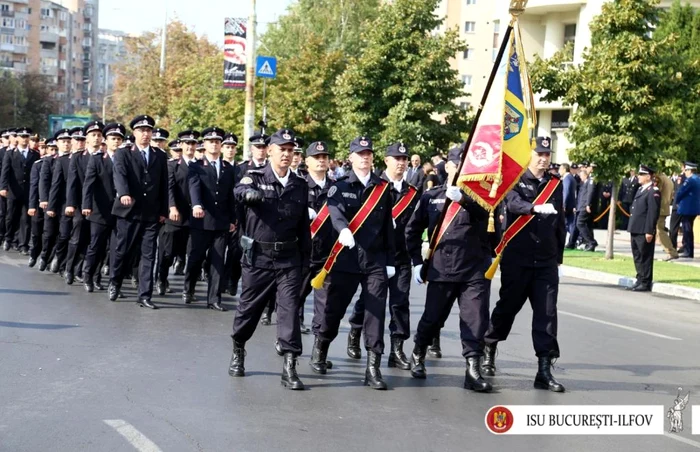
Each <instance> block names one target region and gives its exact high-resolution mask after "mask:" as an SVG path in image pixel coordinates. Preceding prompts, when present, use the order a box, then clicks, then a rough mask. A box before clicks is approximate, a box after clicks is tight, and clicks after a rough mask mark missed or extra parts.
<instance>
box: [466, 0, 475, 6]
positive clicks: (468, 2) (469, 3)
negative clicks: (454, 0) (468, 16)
mask: <svg viewBox="0 0 700 452" xmlns="http://www.w3.org/2000/svg"><path fill="white" fill-rule="evenodd" d="M467 5H476V0H467Z"/></svg>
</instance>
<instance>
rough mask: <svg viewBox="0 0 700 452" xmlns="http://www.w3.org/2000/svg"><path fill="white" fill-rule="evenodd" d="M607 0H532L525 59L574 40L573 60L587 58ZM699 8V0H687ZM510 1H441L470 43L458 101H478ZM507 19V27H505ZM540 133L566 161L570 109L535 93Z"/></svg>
mask: <svg viewBox="0 0 700 452" xmlns="http://www.w3.org/2000/svg"><path fill="white" fill-rule="evenodd" d="M606 1H609V0H529V2H528V4H527V9H526V10H525V12H524V13H523V15H522V16H521V17H520V27H521V34H522V37H523V46H524V48H525V51H526V52H527V55H526V57H527V59H528V60H532V58H533V57H534V56H535V55H539V56H540V57H542V58H550V57H552V56H553V55H554V54H555V53H556V52H558V51H559V50H561V49H563V48H564V47H565V46H566V45H567V44H568V43H572V45H573V52H572V54H571V61H570V62H569V63H567V64H580V63H582V62H583V52H584V49H586V48H587V47H590V45H591V30H590V23H591V22H592V21H593V19H594V18H595V17H596V16H597V15H599V14H600V13H601V11H602V8H603V5H604V4H605V2H606ZM687 1H688V3H690V4H692V5H694V6H696V7H700V0H687ZM671 3H672V1H671V0H662V1H661V3H660V7H661V8H668V7H670V5H671ZM509 4H510V1H509V0H495V1H494V0H442V2H441V5H440V8H439V11H437V14H439V15H440V16H442V17H445V18H446V21H445V22H446V26H447V27H458V28H459V30H460V36H461V37H462V39H464V40H465V41H466V42H467V44H468V45H469V47H470V50H468V51H467V52H464V54H463V55H457V56H456V58H455V60H454V61H453V67H454V68H455V69H456V70H457V71H459V74H460V77H461V78H462V80H463V81H464V82H465V83H464V85H465V86H464V92H465V97H464V98H460V99H458V100H457V102H459V103H460V104H462V105H463V106H465V107H467V106H470V105H471V106H473V107H476V106H478V103H479V102H480V100H481V97H482V95H483V92H484V89H485V85H486V81H487V79H488V76H489V74H490V71H491V68H492V66H493V61H494V59H495V56H496V53H497V51H498V48H499V47H500V34H501V30H502V29H503V30H504V29H505V26H507V24H508V22H509V21H510V15H509V14H508V6H509ZM501 24H503V27H501ZM535 108H536V110H537V117H538V121H537V134H538V135H540V136H550V137H552V146H553V150H554V155H553V160H554V161H556V162H568V161H569V157H568V153H567V151H568V149H570V148H571V147H572V144H571V143H570V142H569V141H568V139H567V137H566V134H565V132H566V130H567V129H568V127H569V120H570V117H571V112H572V110H573V109H572V108H571V107H567V106H564V105H562V103H561V102H544V101H542V100H541V96H539V95H535Z"/></svg>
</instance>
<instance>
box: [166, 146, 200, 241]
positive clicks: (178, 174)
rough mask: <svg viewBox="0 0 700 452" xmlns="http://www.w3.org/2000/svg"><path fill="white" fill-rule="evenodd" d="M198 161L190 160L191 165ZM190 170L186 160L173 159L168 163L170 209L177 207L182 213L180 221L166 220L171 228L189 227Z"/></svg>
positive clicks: (190, 208) (190, 212)
mask: <svg viewBox="0 0 700 452" xmlns="http://www.w3.org/2000/svg"><path fill="white" fill-rule="evenodd" d="M195 163H196V160H194V159H193V160H190V163H189V165H194V164H195ZM189 174H190V169H189V166H188V164H187V162H185V159H183V158H179V159H173V160H169V161H168V207H169V208H170V207H175V208H177V211H178V212H179V213H180V221H172V220H171V219H170V218H167V219H166V220H165V224H167V225H170V226H176V227H177V226H180V227H181V226H189V225H190V215H192V203H191V202H190V184H189V180H188V177H189Z"/></svg>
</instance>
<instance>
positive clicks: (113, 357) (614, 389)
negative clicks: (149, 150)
mask: <svg viewBox="0 0 700 452" xmlns="http://www.w3.org/2000/svg"><path fill="white" fill-rule="evenodd" d="M24 262H25V260H24V258H23V259H20V258H19V256H18V255H17V254H14V253H13V254H10V255H9V256H8V255H7V254H6V253H1V254H0V450H1V451H38V450H51V451H55V452H58V451H82V450H89V451H93V450H94V451H129V450H136V449H139V450H142V451H157V450H163V451H224V450H235V451H258V450H259V451H269V450H286V451H301V450H304V451H309V450H319V451H320V450H323V451H325V450H333V451H346V450H352V451H358V450H370V451H375V450H376V451H399V450H400V451H432V450H436V451H438V450H439V451H447V450H449V451H464V450H507V449H512V450H544V451H549V450H551V451H562V450H567V451H590V450H596V451H597V452H607V451H611V452H612V451H616V452H617V451H635V452H638V451H642V450H663V451H693V450H698V449H700V436H691V435H690V408H688V409H687V410H686V411H685V419H686V430H685V431H684V432H683V433H682V434H679V435H677V434H673V435H664V436H644V437H642V436H638V437H633V436H510V437H506V436H495V435H492V434H491V433H489V432H488V431H487V430H486V428H485V426H484V415H485V413H486V412H487V410H488V409H489V408H490V407H492V406H494V405H500V404H505V405H535V404H572V405H596V404H605V405H611V404H613V405H614V404H621V405H623V404H631V405H635V404H644V405H664V406H665V407H668V406H669V405H670V404H671V402H672V401H673V399H674V398H675V395H676V391H677V388H678V387H679V386H681V387H683V390H684V392H685V391H690V393H691V402H690V403H691V405H692V404H694V402H695V400H698V398H697V397H698V396H697V394H700V360H699V358H698V357H700V341H698V338H700V304H697V303H693V302H691V301H686V300H677V299H672V298H665V297H662V296H658V295H651V294H630V293H628V292H625V291H623V290H621V289H618V288H612V287H600V286H597V285H596V284H594V283H590V282H585V281H580V280H574V279H564V280H563V282H562V284H561V288H560V298H559V309H560V318H559V319H560V320H559V337H560V346H561V350H562V357H561V359H560V360H559V361H558V362H557V364H556V369H555V375H556V376H557V377H558V378H559V380H560V381H561V382H562V383H563V384H565V385H566V387H567V392H566V393H565V394H554V393H549V392H546V391H538V390H534V389H533V388H532V380H533V378H534V375H535V372H536V359H535V356H534V352H533V350H532V345H531V340H530V331H529V324H530V321H531V310H530V309H529V308H528V307H527V306H526V307H525V308H524V309H523V312H521V314H520V317H519V318H518V319H517V320H516V324H515V326H514V328H513V332H512V334H511V337H510V338H509V340H508V341H507V342H505V343H502V344H501V345H500V348H499V356H498V359H497V364H498V368H499V375H498V376H497V377H496V378H494V379H493V383H494V386H495V388H496V391H495V392H494V393H492V394H475V393H472V392H469V391H465V390H464V389H462V388H461V386H462V382H463V378H464V360H463V359H462V357H461V356H460V350H461V347H460V344H459V334H458V316H457V311H456V309H455V310H453V313H452V316H451V318H450V320H449V321H448V324H447V325H446V329H445V330H444V331H443V342H442V343H443V352H444V358H442V359H440V360H430V361H429V362H428V366H429V367H428V372H429V376H428V379H427V380H425V381H418V380H414V379H412V378H411V377H410V374H409V373H408V372H407V371H401V370H396V369H387V368H386V367H385V366H386V358H384V364H383V369H382V370H383V373H384V376H385V378H386V380H387V382H388V384H389V386H390V390H389V391H385V392H379V391H373V390H371V389H369V388H366V387H364V386H363V385H362V381H361V380H362V377H363V371H364V361H362V362H360V361H352V360H350V359H349V358H347V356H346V354H345V338H346V334H347V324H344V327H343V329H342V330H341V335H340V336H339V337H338V339H337V340H336V341H335V342H334V343H333V344H332V346H331V350H330V354H329V358H330V359H331V360H333V362H334V364H335V368H334V369H333V370H332V371H330V373H329V374H328V375H327V376H325V377H324V378H319V377H318V376H315V375H314V374H312V372H311V371H310V369H309V367H308V358H309V351H310V348H311V344H312V339H313V338H312V336H304V347H305V355H304V356H303V357H302V359H301V360H300V365H299V370H300V374H301V378H302V380H303V381H304V383H305V384H306V386H307V388H308V389H307V390H306V391H304V392H293V391H288V390H285V389H283V388H282V387H281V386H280V383H279V379H280V372H281V368H282V359H281V358H279V357H278V356H277V355H276V354H275V353H274V350H273V342H274V340H275V327H274V326H268V327H263V326H260V327H259V328H258V330H257V331H256V334H255V336H254V337H253V339H252V340H251V341H250V342H249V343H248V345H247V353H248V354H247V360H246V369H247V376H246V377H245V378H231V377H229V375H228V373H227V369H228V364H229V359H230V354H231V340H230V337H229V334H230V330H231V323H232V320H233V316H234V312H233V311H231V312H227V313H216V312H214V311H210V310H207V309H205V308H204V307H203V306H202V305H201V304H200V305H199V306H192V307H186V306H185V305H183V304H182V303H181V302H180V300H179V296H178V295H177V294H171V295H169V296H167V297H166V298H165V299H160V298H155V299H154V300H155V301H156V302H160V303H159V304H160V305H161V306H162V307H163V309H160V310H158V311H150V310H146V309H143V308H139V307H137V306H136V304H135V303H134V297H133V295H134V291H133V290H131V289H128V290H127V291H126V292H127V294H128V295H131V296H130V297H129V299H127V300H122V301H120V302H117V303H110V302H109V301H108V300H107V294H106V293H105V292H100V293H96V294H92V295H91V294H86V293H84V292H83V290H82V287H81V286H79V285H75V286H72V287H69V286H66V285H65V284H64V283H63V281H62V280H60V279H59V278H58V277H57V276H55V275H50V274H40V273H39V272H38V271H36V270H30V269H28V268H26V266H25V265H24ZM174 281H180V279H179V278H178V279H174ZM172 285H173V286H175V287H177V283H175V282H173V284H172ZM200 285H201V284H200ZM498 286H499V282H498V279H496V280H495V281H494V283H493V289H494V290H493V297H492V304H495V300H496V298H497V294H498ZM203 290H204V287H203V286H202V287H198V295H200V296H202V295H203ZM423 300H424V289H423V288H422V287H418V286H414V288H413V294H412V304H411V307H412V311H413V315H412V317H411V321H412V325H413V327H414V328H415V325H416V324H417V322H418V319H419V316H420V314H421V312H422V307H423ZM233 305H234V303H233V301H232V300H231V299H229V306H231V307H233ZM311 310H312V306H311V302H310V301H309V302H307V305H306V311H307V318H308V319H309V320H310V316H311ZM387 343H388V337H387ZM411 348H412V342H408V343H407V344H406V349H407V351H408V350H410V349H411ZM694 399H695V400H694ZM134 445H135V446H134ZM503 448H507V449H503Z"/></svg>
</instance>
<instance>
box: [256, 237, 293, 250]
mask: <svg viewBox="0 0 700 452" xmlns="http://www.w3.org/2000/svg"><path fill="white" fill-rule="evenodd" d="M255 244H256V245H258V246H259V247H260V249H262V250H272V251H288V250H293V249H296V247H297V240H296V239H295V240H294V241H292V242H258V241H257V240H256V241H255Z"/></svg>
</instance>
